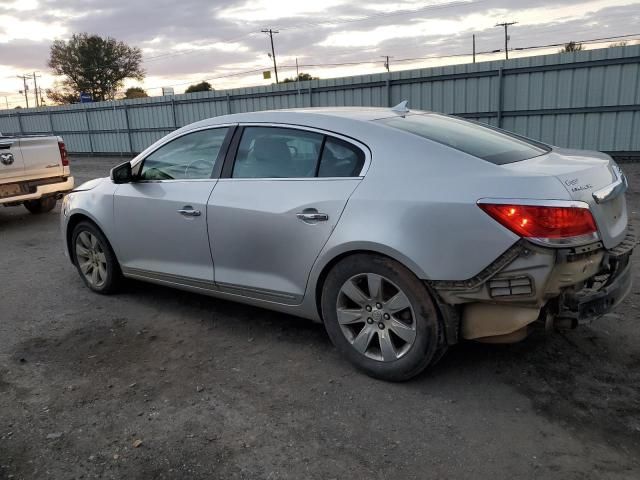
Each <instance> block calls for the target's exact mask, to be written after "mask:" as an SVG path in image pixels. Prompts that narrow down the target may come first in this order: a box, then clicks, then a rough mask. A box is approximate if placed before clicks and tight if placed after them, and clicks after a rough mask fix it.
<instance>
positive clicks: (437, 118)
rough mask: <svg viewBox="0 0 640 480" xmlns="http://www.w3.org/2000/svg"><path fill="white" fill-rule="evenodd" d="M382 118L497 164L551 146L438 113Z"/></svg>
mask: <svg viewBox="0 0 640 480" xmlns="http://www.w3.org/2000/svg"><path fill="white" fill-rule="evenodd" d="M379 121H380V122H382V123H384V124H385V125H389V126H390V127H393V128H397V129H399V130H404V131H406V132H410V133H413V134H415V135H419V136H420V137H423V138H426V139H429V140H433V141H434V142H438V143H442V144H444V145H447V146H449V147H452V148H455V149H457V150H460V151H462V152H465V153H468V154H470V155H473V156H475V157H478V158H481V159H483V160H486V161H487V162H491V163H493V164H496V165H503V164H505V163H513V162H519V161H521V160H526V159H528V158H533V157H537V156H540V155H544V154H545V153H547V152H548V151H549V150H550V149H549V148H545V147H543V146H542V145H540V144H535V143H533V142H529V141H527V140H525V139H523V138H519V137H516V136H512V135H510V134H508V133H506V132H502V131H500V130H496V129H493V128H490V127H486V126H483V125H480V124H477V123H474V122H469V121H466V120H462V119H459V118H454V117H449V116H446V115H439V114H435V113H427V114H416V115H407V116H405V117H392V118H383V119H380V120H379Z"/></svg>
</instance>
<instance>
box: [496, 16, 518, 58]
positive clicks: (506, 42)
mask: <svg viewBox="0 0 640 480" xmlns="http://www.w3.org/2000/svg"><path fill="white" fill-rule="evenodd" d="M516 23H518V22H504V23H496V27H504V58H505V60H509V35H508V33H507V29H508V28H509V27H510V26H511V25H515V24H516Z"/></svg>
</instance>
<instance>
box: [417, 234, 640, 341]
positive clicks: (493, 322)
mask: <svg viewBox="0 0 640 480" xmlns="http://www.w3.org/2000/svg"><path fill="white" fill-rule="evenodd" d="M637 243H638V240H637V237H636V234H635V232H634V229H633V227H632V226H631V225H630V226H629V227H628V229H627V235H626V237H625V239H624V240H623V241H622V242H621V243H620V244H619V245H617V246H616V247H615V248H613V249H611V250H607V249H605V248H604V247H603V245H602V243H600V242H596V243H593V244H590V245H586V246H582V247H575V248H562V249H554V248H545V247H540V246H537V245H533V244H531V243H529V242H526V241H524V240H521V241H520V242H518V243H517V244H515V245H514V246H513V247H511V248H510V249H509V250H507V251H506V252H505V253H504V254H503V255H501V256H500V257H499V258H498V259H497V260H496V261H495V262H493V263H492V264H491V265H489V267H487V268H486V269H484V270H483V271H482V272H480V273H479V274H478V275H476V276H475V277H473V278H471V279H468V280H463V281H458V282H450V281H432V282H429V285H430V287H431V288H432V289H433V290H434V291H435V292H437V294H438V297H439V299H440V303H442V304H446V305H447V306H449V308H447V309H446V312H445V313H443V316H444V317H445V319H444V320H445V322H446V323H449V325H447V331H448V332H455V335H454V334H449V335H448V337H449V338H448V341H449V343H455V340H454V338H452V337H455V339H458V338H464V339H473V340H479V341H486V342H492V343H511V342H515V341H519V340H522V339H523V338H525V337H526V336H527V335H528V333H529V332H530V331H531V330H532V328H531V327H532V326H533V325H534V324H538V325H540V326H544V327H545V328H547V329H550V328H552V327H553V326H554V325H555V326H561V327H575V326H577V325H578V324H580V323H585V322H589V321H591V320H594V319H596V318H598V317H600V316H602V315H604V314H606V313H607V312H609V311H611V310H612V309H613V308H615V307H616V306H617V305H618V304H619V303H620V302H621V301H622V300H624V298H625V297H626V296H627V295H628V294H629V292H630V290H631V279H632V275H631V259H630V257H631V253H632V251H633V248H634V247H635V245H636V244H637ZM441 310H442V309H441ZM452 312H455V315H453V314H452ZM451 323H455V324H456V325H455V328H454V327H453V326H451V325H450V324H451Z"/></svg>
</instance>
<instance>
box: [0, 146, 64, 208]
mask: <svg viewBox="0 0 640 480" xmlns="http://www.w3.org/2000/svg"><path fill="white" fill-rule="evenodd" d="M73 185H74V181H73V177H72V176H71V172H70V169H69V158H68V156H67V151H66V148H65V145H64V142H63V141H62V139H61V138H60V137H55V136H49V137H35V136H34V137H3V136H0V205H4V206H7V207H8V206H16V205H21V204H24V206H25V207H26V208H27V210H29V211H30V212H32V213H43V212H47V211H49V210H51V209H53V208H54V207H55V204H56V200H57V199H58V198H59V197H61V196H62V195H63V194H64V193H66V192H68V191H70V190H71V189H73Z"/></svg>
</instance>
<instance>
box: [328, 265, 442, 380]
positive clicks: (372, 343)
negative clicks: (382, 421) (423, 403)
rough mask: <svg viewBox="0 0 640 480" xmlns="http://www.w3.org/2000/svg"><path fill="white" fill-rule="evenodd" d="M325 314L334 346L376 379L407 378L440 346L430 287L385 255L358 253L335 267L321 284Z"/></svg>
mask: <svg viewBox="0 0 640 480" xmlns="http://www.w3.org/2000/svg"><path fill="white" fill-rule="evenodd" d="M322 312H323V316H324V321H325V326H326V328H327V332H328V334H329V336H330V338H331V340H332V341H333V343H334V345H335V346H336V348H337V349H338V350H339V351H340V352H341V353H342V354H343V355H345V356H346V357H347V358H348V359H349V360H350V361H351V362H352V363H354V364H355V365H356V366H357V367H358V368H360V369H361V370H364V371H365V372H366V373H368V374H369V375H371V376H373V377H376V378H380V379H383V380H391V381H402V380H408V379H409V378H411V377H413V376H415V375H417V374H418V373H420V372H421V371H422V370H423V369H424V368H426V367H427V366H428V365H429V363H430V362H431V361H432V359H435V354H436V352H437V351H438V350H439V349H440V348H441V343H442V339H441V337H442V335H441V332H440V324H439V321H438V315H437V311H436V308H435V306H434V303H433V302H432V300H431V296H430V294H429V292H428V290H427V288H426V287H425V286H424V285H423V284H422V282H420V280H419V279H418V278H416V277H415V275H413V273H412V272H410V271H409V270H407V269H406V268H405V267H403V266H402V265H400V264H399V263H397V262H395V261H393V260H391V259H388V258H385V257H378V256H375V255H364V254H363V255H354V256H352V257H347V259H345V260H343V261H342V262H340V263H339V264H338V265H336V267H334V269H333V270H332V271H331V272H330V273H329V275H328V277H327V280H326V282H325V285H324V288H323V296H322Z"/></svg>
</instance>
